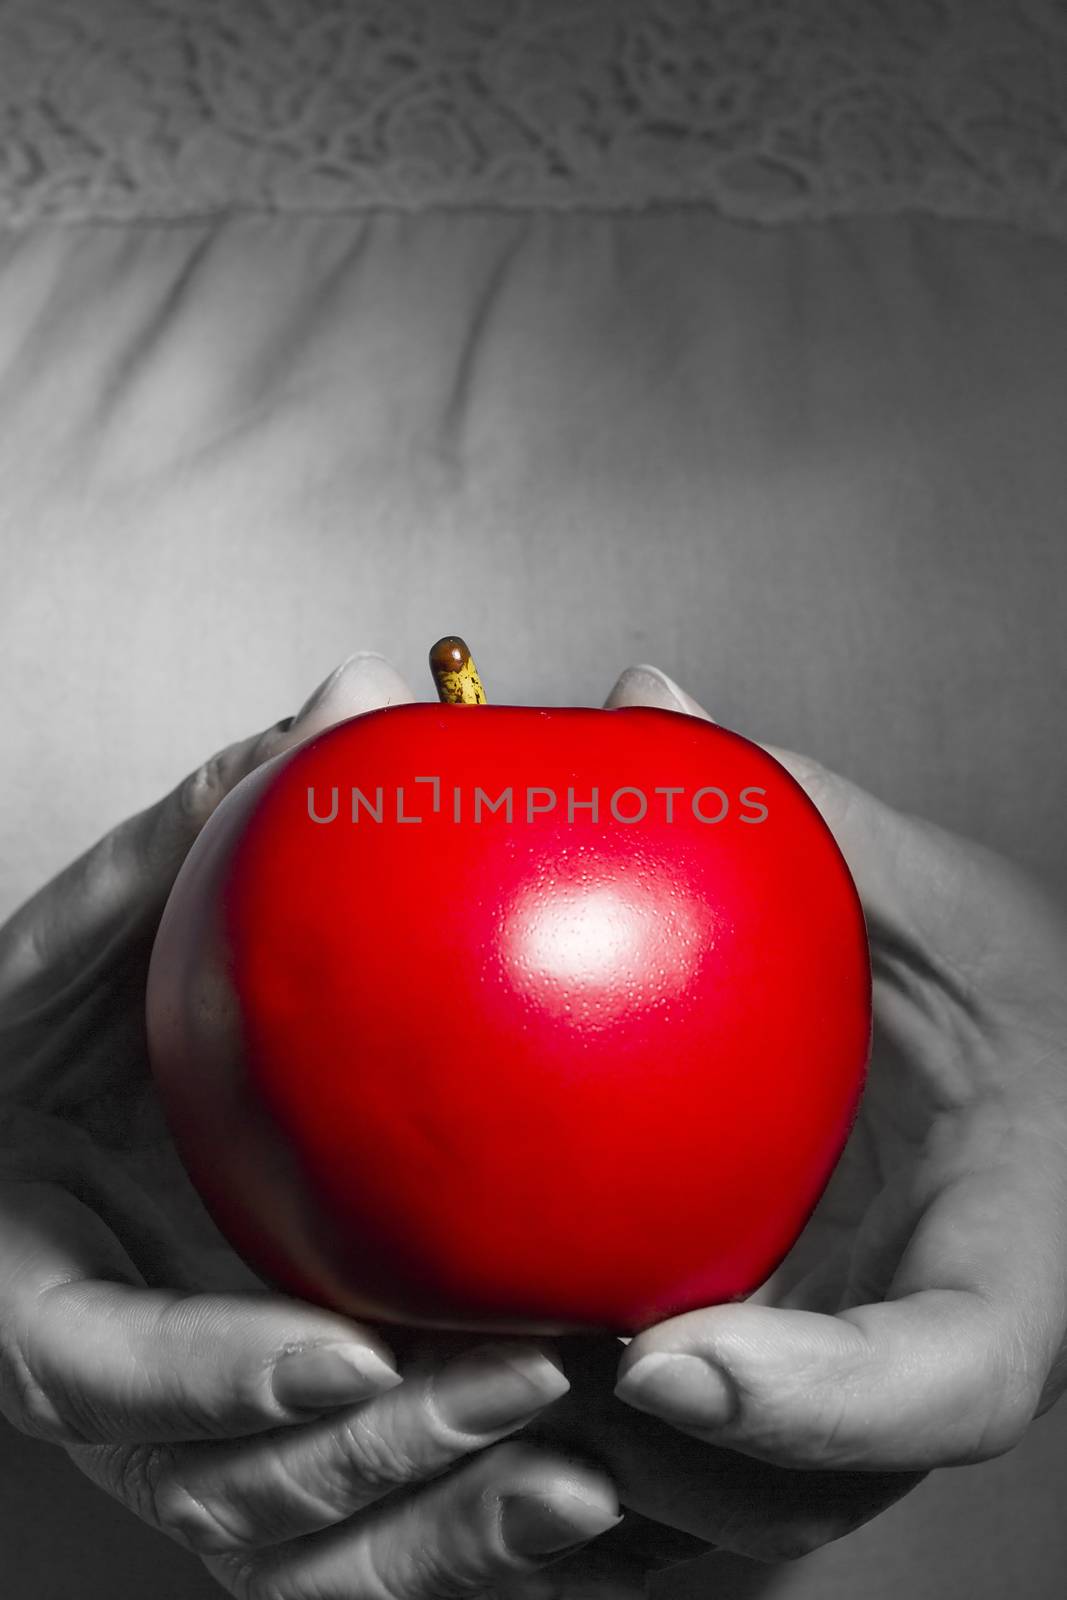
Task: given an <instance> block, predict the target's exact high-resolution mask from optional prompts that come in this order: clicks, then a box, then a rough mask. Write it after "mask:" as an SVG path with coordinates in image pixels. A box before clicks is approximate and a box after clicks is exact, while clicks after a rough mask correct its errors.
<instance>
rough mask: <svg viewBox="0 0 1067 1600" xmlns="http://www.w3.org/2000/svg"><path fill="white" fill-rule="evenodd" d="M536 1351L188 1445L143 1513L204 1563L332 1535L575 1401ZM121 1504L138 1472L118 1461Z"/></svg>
mask: <svg viewBox="0 0 1067 1600" xmlns="http://www.w3.org/2000/svg"><path fill="white" fill-rule="evenodd" d="M567 1387H568V1384H567V1379H566V1377H565V1376H564V1373H563V1369H562V1367H561V1366H560V1365H559V1361H558V1358H556V1357H553V1356H552V1354H551V1352H550V1350H549V1348H548V1347H542V1346H540V1345H538V1344H537V1343H535V1342H529V1341H527V1342H523V1341H521V1340H515V1341H508V1342H504V1341H499V1342H491V1343H488V1344H484V1345H480V1346H476V1347H474V1348H470V1349H467V1350H466V1351H464V1352H463V1353H462V1354H460V1355H458V1356H453V1357H452V1358H451V1359H450V1360H449V1361H447V1362H444V1363H442V1364H438V1365H437V1366H436V1367H433V1366H428V1365H419V1366H417V1367H415V1368H411V1369H408V1370H406V1371H405V1373H404V1382H403V1383H402V1384H401V1385H400V1387H399V1388H397V1389H393V1390H392V1391H390V1392H389V1393H387V1394H383V1395H379V1396H378V1397H377V1398H376V1399H374V1400H370V1401H367V1402H365V1403H364V1404H362V1405H359V1406H356V1407H350V1408H347V1409H345V1410H344V1411H343V1412H340V1413H338V1414H336V1415H334V1416H330V1417H325V1418H323V1419H322V1420H321V1421H319V1422H316V1423H313V1424H308V1425H307V1426H305V1427H302V1428H295V1429H288V1430H285V1431H283V1432H281V1433H277V1432H274V1433H270V1434H266V1435H261V1436H259V1437H257V1438H254V1439H244V1440H241V1441H239V1442H237V1443H234V1444H226V1445H211V1446H179V1447H176V1448H175V1449H173V1450H172V1451H171V1453H170V1457H171V1458H170V1461H169V1463H167V1464H166V1465H163V1464H162V1463H160V1462H158V1461H157V1462H156V1463H155V1465H154V1469H153V1474H152V1482H151V1485H150V1490H151V1492H150V1495H149V1496H148V1497H147V1503H145V1496H144V1494H143V1493H142V1501H141V1503H140V1504H138V1505H135V1506H134V1508H133V1509H135V1510H136V1511H138V1513H139V1514H140V1515H142V1516H144V1517H146V1518H147V1520H149V1521H152V1522H154V1523H155V1524H156V1526H157V1527H159V1528H161V1529H162V1530H163V1531H164V1532H165V1533H169V1534H171V1535H172V1536H173V1537H176V1538H179V1539H180V1540H181V1542H183V1543H184V1544H186V1545H188V1546H190V1547H191V1548H192V1549H194V1550H197V1551H198V1552H200V1553H201V1554H205V1553H209V1552H215V1553H219V1552H222V1551H225V1550H255V1549H259V1548H260V1547H262V1546H265V1545H271V1544H278V1543H280V1542H282V1541H283V1540H286V1539H293V1538H297V1537H299V1536H302V1535H305V1534H309V1533H314V1532H316V1531H318V1530H319V1529H322V1528H327V1527H332V1526H333V1525H334V1524H335V1523H338V1522H342V1521H343V1520H344V1519H345V1518H346V1517H350V1516H352V1515H353V1514H354V1513H355V1512H357V1511H362V1510H364V1509H365V1508H366V1507H367V1506H370V1505H373V1504H374V1502H375V1501H377V1500H380V1499H381V1498H382V1497H383V1496H384V1495H386V1494H388V1493H390V1492H391V1491H393V1490H395V1489H398V1488H403V1487H409V1486H411V1485H414V1484H417V1483H420V1482H422V1481H424V1480H426V1479H429V1478H434V1477H437V1476H439V1475H440V1474H441V1473H442V1472H444V1471H445V1470H446V1469H447V1468H449V1467H452V1466H454V1465H455V1464H456V1463H457V1462H458V1461H460V1460H461V1459H462V1458H463V1457H464V1456H467V1455H469V1454H470V1453H471V1452H472V1451H474V1450H481V1449H484V1448H485V1447H486V1446H488V1445H490V1444H492V1443H494V1442H495V1441H496V1440H498V1439H500V1438H502V1437H503V1436H504V1435H505V1434H506V1433H510V1432H511V1431H513V1430H514V1429H515V1428H517V1427H519V1426H521V1425H522V1424H523V1423H524V1422H527V1421H528V1420H529V1419H530V1418H531V1417H532V1416H534V1415H535V1414H536V1413H537V1412H538V1411H540V1410H541V1409H542V1408H543V1407H544V1406H546V1405H549V1404H550V1403H551V1402H552V1401H554V1400H557V1399H558V1398H559V1397H560V1395H562V1394H565V1393H566V1390H567ZM108 1470H109V1472H110V1475H111V1478H112V1480H114V1481H112V1482H111V1483H110V1484H109V1485H107V1486H108V1487H110V1488H111V1489H112V1492H115V1493H117V1494H118V1495H119V1496H120V1498H121V1497H122V1492H123V1485H124V1483H125V1484H128V1483H129V1481H130V1473H129V1471H128V1469H124V1467H123V1464H122V1463H117V1462H115V1461H114V1460H113V1459H112V1460H111V1461H110V1462H109V1463H108Z"/></svg>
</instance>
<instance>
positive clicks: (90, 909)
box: [0, 652, 414, 994]
mask: <svg viewBox="0 0 1067 1600" xmlns="http://www.w3.org/2000/svg"><path fill="white" fill-rule="evenodd" d="M413 698H414V696H413V695H412V692H411V690H410V689H409V688H408V685H407V684H406V683H405V682H404V680H403V679H402V678H401V677H400V676H399V674H398V673H396V672H395V671H394V670H393V668H392V667H391V666H390V665H389V663H388V662H387V661H385V660H384V659H383V658H382V657H381V656H378V655H373V654H370V653H367V652H363V653H360V654H357V655H353V656H350V657H349V658H348V659H347V660H346V661H343V662H342V663H341V665H340V666H339V667H337V668H336V669H335V671H333V672H332V673H331V674H330V676H329V677H328V678H327V679H325V681H324V682H323V683H321V684H320V685H319V687H318V688H317V689H316V690H315V691H314V693H313V694H312V695H310V696H309V698H308V699H307V700H306V701H305V703H304V705H303V706H301V708H300V710H299V711H298V712H297V714H296V716H295V717H287V718H285V719H284V720H283V721H281V722H277V723H275V724H274V725H273V726H272V727H270V728H267V729H266V730H265V731H263V732H261V733H256V734H253V735H252V736H251V737H250V738H247V739H242V740H240V741H239V742H238V743H236V744H232V745H228V746H227V747H226V748H225V749H223V750H219V751H217V752H216V754H215V755H213V756H211V757H209V758H208V760H207V761H205V762H203V763H202V764H201V765H200V766H199V767H197V768H196V770H195V771H194V772H192V773H190V774H189V776H188V777H187V778H185V779H184V780H183V781H182V782H181V783H180V784H178V786H177V787H176V788H175V789H173V790H171V792H170V793H169V794H168V795H165V796H164V798H163V799H162V800H160V801H158V802H157V803H156V804H155V805H152V806H149V807H148V808H147V810H145V811H141V812H138V813H137V815H136V816H133V817H130V818H128V819H127V820H126V821H125V822H123V823H121V824H120V825H119V826H118V827H117V828H115V829H114V830H113V831H112V832H111V833H109V834H107V835H106V836H105V837H104V838H103V839H101V840H100V841H99V843H97V844H95V845H94V846H93V847H92V848H91V849H90V850H87V851H86V852H85V854H84V855H82V856H80V857H79V858H78V859H77V860H76V861H74V862H72V863H71V865H70V866H68V867H66V868H65V869H64V870H63V871H62V872H61V873H59V875H58V876H57V877H55V878H53V879H52V880H51V882H49V883H47V884H46V885H45V886H44V888H42V889H40V890H38V892H37V893H36V894H35V895H34V896H33V898H32V899H30V900H28V901H27V902H26V904H25V905H23V906H22V907H21V908H20V909H19V910H18V911H16V912H15V914H14V916H13V917H11V918H10V920H9V921H8V922H7V923H5V924H4V926H3V927H2V928H0V992H3V993H6V994H11V993H13V992H14V991H15V990H16V989H17V988H20V987H21V986H22V985H24V984H27V983H31V982H32V981H33V979H34V978H35V977H36V976H37V975H38V974H40V972H41V971H42V970H43V969H44V968H46V967H48V966H49V965H51V964H54V963H55V962H56V961H64V960H75V959H83V958H84V957H85V956H86V955H90V956H91V955H93V954H94V953H96V952H97V951H98V950H99V949H100V948H101V946H102V945H104V944H106V943H107V942H108V941H109V940H110V939H111V937H112V936H113V935H114V934H115V932H116V931H118V930H120V929H122V928H123V927H125V926H126V925H127V923H128V922H129V920H130V918H131V917H136V916H141V915H148V916H150V915H153V914H154V913H156V912H158V910H159V909H160V907H161V905H162V902H163V900H164V899H165V898H166V895H167V894H168V893H169V891H170V887H171V885H172V883H173V882H174V878H175V876H176V875H177V871H178V868H179V867H180V866H181V863H182V861H183V860H184V858H185V856H186V854H187V853H188V851H189V848H190V846H191V845H192V842H193V840H194V838H195V837H196V835H197V834H198V833H199V831H200V829H201V828H202V827H203V825H204V823H205V822H206V821H207V819H208V817H209V816H210V815H211V813H212V812H213V811H214V810H215V808H216V807H217V806H218V804H219V802H220V801H221V800H222V799H223V798H224V797H225V796H226V795H227V794H228V793H229V791H230V790H231V789H233V788H234V787H235V786H236V785H237V784H238V783H239V782H240V781H241V779H242V778H244V777H247V775H248V774H249V773H250V772H252V771H253V770H254V769H255V768H256V767H258V766H260V765H261V764H262V763H263V762H264V761H268V760H270V759H271V758H272V757H273V756H277V755H281V754H282V753H284V752H285V751H286V750H289V749H291V748H292V747H293V746H294V745H296V744H299V743H300V742H301V741H302V740H303V739H306V738H309V737H310V736H311V735H312V734H315V733H320V732H322V730H323V729H324V728H327V727H330V726H332V725H333V724H334V723H336V722H340V721H343V720H344V719H345V718H346V717H352V716H356V715H358V714H360V713H361V712H364V711H372V710H377V709H378V708H379V707H382V706H386V705H398V704H401V703H403V702H405V701H409V700H411V699H413Z"/></svg>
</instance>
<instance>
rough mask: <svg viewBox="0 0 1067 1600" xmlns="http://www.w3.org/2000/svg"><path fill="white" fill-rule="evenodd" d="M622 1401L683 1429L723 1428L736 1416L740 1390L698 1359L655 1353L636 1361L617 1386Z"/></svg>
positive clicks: (717, 1371)
mask: <svg viewBox="0 0 1067 1600" xmlns="http://www.w3.org/2000/svg"><path fill="white" fill-rule="evenodd" d="M615 1393H616V1394H617V1395H618V1397H619V1399H620V1400H625V1401H626V1402H627V1403H628V1404H629V1405H632V1406H636V1408H637V1409H638V1410H639V1411H650V1412H652V1413H653V1414H654V1415H655V1416H657V1417H662V1418H663V1420H664V1421H665V1422H674V1423H677V1424H678V1425H679V1426H681V1427H692V1428H721V1427H722V1426H723V1425H724V1424H725V1423H727V1422H729V1421H731V1419H732V1418H733V1417H734V1415H735V1414H736V1412H737V1403H738V1402H737V1390H736V1389H735V1388H734V1386H733V1384H732V1382H731V1381H730V1379H729V1378H728V1377H727V1376H726V1374H725V1373H724V1372H723V1371H722V1370H721V1369H720V1368H719V1367H715V1366H712V1365H711V1363H710V1362H708V1361H703V1360H701V1358H700V1357H699V1356H686V1355H669V1354H666V1353H665V1352H663V1351H661V1350H655V1351H653V1352H652V1353H651V1354H650V1355H647V1356H642V1357H641V1359H640V1361H635V1362H634V1364H633V1366H632V1367H631V1368H630V1370H629V1371H628V1372H627V1373H626V1374H625V1375H624V1376H623V1377H622V1378H620V1379H619V1381H618V1383H617V1384H616V1385H615Z"/></svg>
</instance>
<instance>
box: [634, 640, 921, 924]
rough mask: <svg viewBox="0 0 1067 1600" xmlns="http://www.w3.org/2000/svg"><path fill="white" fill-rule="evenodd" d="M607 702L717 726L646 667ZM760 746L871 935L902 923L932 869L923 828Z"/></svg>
mask: <svg viewBox="0 0 1067 1600" xmlns="http://www.w3.org/2000/svg"><path fill="white" fill-rule="evenodd" d="M605 705H606V706H608V707H609V708H617V707H622V706H655V707H658V708H659V709H660V710H663V711H681V712H684V713H685V714H686V715H688V716H691V717H699V718H701V719H702V720H703V721H705V722H714V721H715V719H714V717H713V716H712V715H711V713H710V712H709V711H707V710H705V708H704V707H703V706H702V705H701V704H700V703H699V702H698V701H697V700H694V699H693V697H692V695H690V694H688V693H687V692H686V691H685V690H684V689H682V688H681V687H680V686H679V685H678V684H677V683H675V682H674V680H673V678H669V677H668V676H667V674H666V673H665V672H663V671H661V670H660V668H659V667H653V666H649V665H647V664H642V665H640V666H634V667H627V668H626V670H625V671H624V672H623V673H622V674H621V676H620V677H619V679H618V681H617V682H616V683H615V685H614V687H613V688H612V690H611V692H610V694H609V695H608V698H607V700H606V701H605ZM753 742H754V743H759V741H753ZM760 748H761V749H763V750H765V751H766V752H767V754H768V755H769V756H771V757H772V759H773V760H775V761H777V762H778V764H779V766H781V767H784V768H785V770H786V771H787V772H788V773H789V775H790V777H791V778H793V779H794V781H795V782H796V783H798V784H799V785H800V787H801V788H802V789H803V790H804V792H805V794H806V795H807V797H808V799H809V800H810V801H811V802H812V804H813V805H814V806H815V808H816V810H817V811H818V812H819V813H820V814H821V816H822V818H823V821H824V822H825V823H826V825H827V827H828V828H829V829H830V832H831V833H832V834H833V836H834V838H835V840H836V841H837V845H838V848H839V849H840V851H841V854H842V855H843V856H844V858H845V861H846V862H847V864H848V868H849V871H850V872H851V874H852V877H853V879H854V880H855V884H856V888H857V889H858V890H859V894H860V898H861V900H862V901H863V908H864V912H865V913H866V915H867V920H868V926H869V927H870V928H871V931H872V933H874V932H877V931H878V929H879V928H881V927H883V926H888V927H899V926H901V925H902V924H904V923H906V922H907V920H908V918H907V912H906V906H905V892H904V891H905V890H906V888H907V887H908V886H909V885H911V884H913V883H914V882H915V881H916V879H917V877H918V878H919V879H920V881H922V880H923V879H925V878H926V877H928V874H929V872H930V870H932V865H931V859H930V857H931V851H930V849H929V848H927V847H925V839H926V835H927V833H928V832H929V829H928V828H927V827H926V825H925V824H922V823H920V822H919V821H918V819H913V818H911V817H908V816H907V815H905V814H904V813H902V812H899V811H895V810H894V809H893V808H892V807H891V806H888V805H886V804H885V803H884V801H881V800H879V799H878V798H877V797H876V796H875V795H873V794H869V793H868V792H867V790H865V789H861V788H860V787H859V785H858V784H855V783H852V782H851V781H850V780H849V779H848V778H842V777H841V776H840V775H839V774H838V773H836V772H831V771H830V769H829V768H828V767H824V766H822V765H821V764H820V763H819V762H818V761H815V760H813V759H812V757H811V756H807V755H800V754H798V753H797V752H796V751H793V750H786V749H783V748H782V747H781V746H779V745H770V744H760Z"/></svg>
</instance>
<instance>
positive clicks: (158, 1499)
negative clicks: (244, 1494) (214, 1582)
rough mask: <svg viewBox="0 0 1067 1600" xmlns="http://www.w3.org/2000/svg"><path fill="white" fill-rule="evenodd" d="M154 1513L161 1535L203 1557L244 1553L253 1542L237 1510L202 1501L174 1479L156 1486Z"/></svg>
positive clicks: (153, 1499) (212, 1501) (153, 1501)
mask: <svg viewBox="0 0 1067 1600" xmlns="http://www.w3.org/2000/svg"><path fill="white" fill-rule="evenodd" d="M152 1512H153V1516H152V1520H153V1521H154V1523H155V1525H156V1527H157V1528H158V1529H159V1530H160V1532H161V1533H165V1534H167V1536H168V1537H169V1538H171V1539H174V1540H175V1541H176V1542H177V1543H178V1544H181V1545H184V1546H185V1548H186V1549H187V1550H195V1551H196V1552H197V1553H198V1554H201V1555H209V1554H210V1555H221V1554H223V1553H225V1552H226V1551H230V1550H235V1551H236V1550H242V1549H244V1548H246V1547H247V1546H248V1545H249V1543H250V1538H249V1531H248V1529H247V1527H246V1525H245V1524H244V1522H243V1519H242V1517H241V1515H240V1513H239V1512H237V1511H236V1510H235V1509H234V1508H233V1507H230V1506H228V1505H223V1504H222V1503H221V1502H218V1501H216V1500H214V1499H207V1498H205V1499H203V1500H201V1499H198V1498H197V1497H196V1495H194V1494H193V1493H192V1491H191V1490H190V1489H188V1488H187V1487H186V1486H185V1485H184V1484H183V1483H179V1482H177V1481H175V1480H173V1479H172V1480H168V1481H166V1482H164V1483H161V1484H157V1485H156V1487H155V1490H154V1493H153V1496H152Z"/></svg>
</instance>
